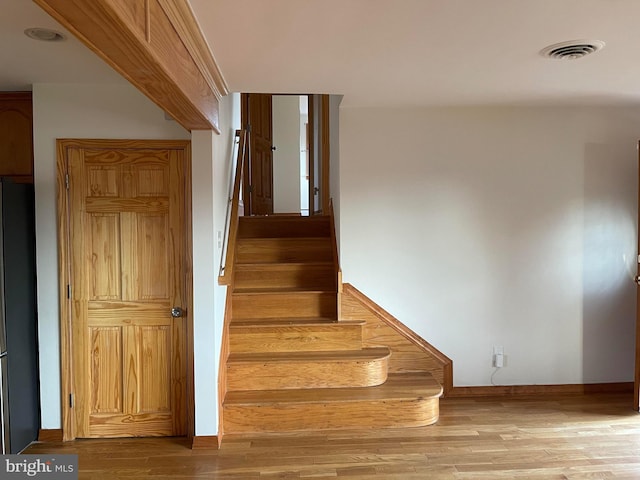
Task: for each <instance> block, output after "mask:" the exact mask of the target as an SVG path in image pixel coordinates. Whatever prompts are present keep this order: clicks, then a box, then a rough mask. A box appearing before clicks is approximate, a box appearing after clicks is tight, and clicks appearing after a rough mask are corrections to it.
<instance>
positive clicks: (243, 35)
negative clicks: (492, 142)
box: [189, 0, 640, 106]
mask: <svg viewBox="0 0 640 480" xmlns="http://www.w3.org/2000/svg"><path fill="white" fill-rule="evenodd" d="M189 1H190V3H191V6H192V8H193V10H194V12H195V13H196V17H197V18H198V21H199V22H200V25H201V28H202V30H203V32H204V34H205V36H206V37H207V39H208V41H209V44H210V46H211V48H212V50H213V53H214V56H215V58H216V60H217V62H218V64H219V66H220V69H221V70H222V73H223V74H224V76H225V79H226V80H227V83H228V84H229V87H230V89H231V90H232V91H247V92H254V91H255V92H272V93H282V92H291V93H293V92H313V93H320V92H322V93H335V94H344V95H345V98H344V100H343V105H358V106H374V105H485V104H492V105H495V104H516V105H540V104H543V105H557V104H569V105H574V104H596V105H600V104H629V103H633V104H640V28H639V27H638V18H640V1H639V0H393V1H391V0H304V1H301V0H269V1H264V0H189ZM585 38H586V39H597V40H602V41H604V42H606V47H605V48H604V49H603V50H602V51H600V52H597V53H595V54H593V55H591V56H588V57H585V58H582V59H580V60H551V59H547V58H543V57H542V56H541V55H540V54H539V52H540V50H542V49H543V48H544V47H546V46H547V45H549V44H551V43H556V42H562V41H565V40H576V39H585Z"/></svg>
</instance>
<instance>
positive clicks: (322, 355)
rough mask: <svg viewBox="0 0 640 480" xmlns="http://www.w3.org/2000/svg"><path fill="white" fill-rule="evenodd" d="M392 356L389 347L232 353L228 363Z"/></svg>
mask: <svg viewBox="0 0 640 480" xmlns="http://www.w3.org/2000/svg"><path fill="white" fill-rule="evenodd" d="M390 355H391V351H390V350H389V349H388V348H387V347H374V348H363V349H362V350H331V351H309V352H261V353H232V354H230V355H229V359H228V360H227V361H228V362H229V363H254V362H265V363H267V362H268V363H276V362H277V363H296V362H313V361H321V362H357V361H368V360H376V359H381V358H386V357H389V356H390Z"/></svg>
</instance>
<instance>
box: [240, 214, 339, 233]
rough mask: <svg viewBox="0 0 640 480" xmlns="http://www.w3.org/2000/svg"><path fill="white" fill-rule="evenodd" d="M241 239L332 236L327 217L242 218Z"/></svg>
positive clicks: (279, 216) (280, 216)
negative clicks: (270, 236)
mask: <svg viewBox="0 0 640 480" xmlns="http://www.w3.org/2000/svg"><path fill="white" fill-rule="evenodd" d="M238 234H239V238H260V237H265V236H268V235H279V236H282V237H287V238H292V237H301V236H314V237H328V236H329V235H330V234H331V230H330V217H329V216H327V215H314V216H311V217H300V216H285V215H278V216H270V217H240V223H239V225H238Z"/></svg>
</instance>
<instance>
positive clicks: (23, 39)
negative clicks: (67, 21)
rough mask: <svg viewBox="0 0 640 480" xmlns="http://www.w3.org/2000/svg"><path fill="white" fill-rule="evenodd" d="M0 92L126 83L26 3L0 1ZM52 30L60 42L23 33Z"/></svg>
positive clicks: (21, 0) (40, 11) (32, 4)
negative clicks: (46, 86)
mask: <svg viewBox="0 0 640 480" xmlns="http://www.w3.org/2000/svg"><path fill="white" fill-rule="evenodd" d="M0 12H1V13H0V45H2V47H0V65H1V68H0V91H21V90H31V86H32V85H33V84H34V83H125V80H124V79H123V78H122V77H121V76H120V75H118V74H117V73H116V72H115V71H114V70H113V69H111V67H109V66H108V65H107V64H106V63H104V62H103V61H102V60H101V59H99V58H98V57H97V56H96V55H94V54H93V53H92V52H91V51H90V50H89V49H87V48H86V47H85V46H84V45H82V44H81V43H80V42H79V41H78V40H76V39H75V38H74V37H73V36H72V35H71V34H69V33H68V32H67V31H66V30H65V29H64V28H62V27H61V26H60V24H58V23H57V22H56V21H55V20H53V19H52V18H51V17H50V16H49V15H47V14H46V13H45V12H44V11H43V10H42V9H41V8H40V7H38V6H37V5H36V4H35V3H32V2H31V1H29V0H0ZM30 27H44V28H52V29H54V30H57V31H59V32H61V33H64V34H66V37H67V39H66V40H65V41H63V42H40V41H36V40H32V39H30V38H28V37H27V36H26V35H25V34H24V33H23V32H24V30H25V29H27V28H30Z"/></svg>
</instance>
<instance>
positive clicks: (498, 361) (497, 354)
mask: <svg viewBox="0 0 640 480" xmlns="http://www.w3.org/2000/svg"><path fill="white" fill-rule="evenodd" d="M491 360H492V362H491V365H492V366H493V367H494V368H502V367H504V366H506V361H505V360H506V356H505V354H504V347H503V346H501V345H500V346H494V347H493V355H492V356H491Z"/></svg>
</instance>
